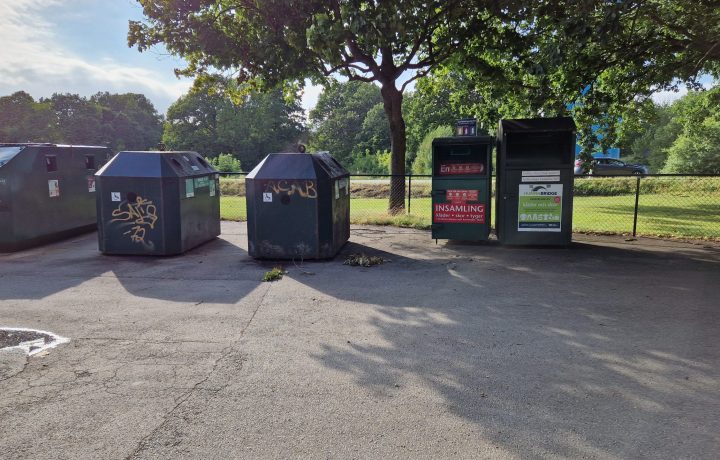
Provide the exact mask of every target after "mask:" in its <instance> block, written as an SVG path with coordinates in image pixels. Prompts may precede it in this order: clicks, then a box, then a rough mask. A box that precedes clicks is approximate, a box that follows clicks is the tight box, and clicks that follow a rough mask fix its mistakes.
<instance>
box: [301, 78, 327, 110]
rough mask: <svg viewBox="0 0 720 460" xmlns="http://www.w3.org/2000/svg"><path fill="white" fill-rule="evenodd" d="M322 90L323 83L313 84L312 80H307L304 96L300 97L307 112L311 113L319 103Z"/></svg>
mask: <svg viewBox="0 0 720 460" xmlns="http://www.w3.org/2000/svg"><path fill="white" fill-rule="evenodd" d="M322 90H323V87H322V86H321V85H313V84H312V83H310V80H305V88H304V89H303V93H302V98H301V99H300V105H301V106H302V108H303V109H304V110H305V113H306V114H309V113H310V111H311V110H312V109H313V108H314V107H315V106H316V105H317V102H318V98H319V97H320V93H322Z"/></svg>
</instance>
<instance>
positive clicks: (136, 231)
mask: <svg viewBox="0 0 720 460" xmlns="http://www.w3.org/2000/svg"><path fill="white" fill-rule="evenodd" d="M112 217H113V219H112V220H111V221H110V222H111V223H113V222H123V223H126V224H135V225H134V226H133V227H132V228H131V229H130V230H128V231H127V232H125V233H123V235H130V241H132V242H133V243H142V244H146V241H145V237H146V235H147V232H148V230H152V229H154V228H155V224H156V223H157V221H158V219H159V217H158V215H157V206H155V205H154V204H153V202H152V201H150V200H146V199H144V198H143V197H141V196H138V197H137V198H136V199H135V203H131V202H129V201H128V202H122V203H120V204H119V205H118V207H117V209H114V210H113V212H112Z"/></svg>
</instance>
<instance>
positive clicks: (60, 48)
mask: <svg viewBox="0 0 720 460" xmlns="http://www.w3.org/2000/svg"><path fill="white" fill-rule="evenodd" d="M142 17H143V16H142V8H141V7H140V5H139V4H138V3H137V2H136V1H134V0H0V63H2V67H0V96H5V95H8V94H12V93H14V92H16V91H20V90H23V91H26V92H28V93H29V94H30V95H31V96H33V97H34V98H36V99H39V98H40V97H49V96H51V95H52V94H53V93H76V94H80V95H81V96H90V95H92V94H95V93H97V92H100V91H109V92H111V93H125V92H133V93H142V94H145V95H146V96H147V97H148V98H149V99H150V100H151V101H152V102H153V104H154V105H155V107H156V108H157V109H158V111H159V112H161V113H165V112H166V111H167V108H168V107H169V106H170V104H172V103H173V102H174V101H175V100H176V99H177V98H178V97H180V96H181V95H182V94H183V93H185V92H187V90H188V89H189V88H190V86H191V84H192V80H190V79H187V78H183V79H178V78H176V77H175V74H174V72H173V70H174V69H175V68H178V67H182V65H183V62H182V60H180V59H178V58H176V57H174V56H172V55H169V54H168V53H167V51H166V50H165V49H164V48H162V47H156V48H155V49H152V50H150V51H146V52H143V53H140V52H138V50H137V49H136V48H129V47H128V45H127V32H128V21H129V20H140V19H142ZM319 92H320V89H319V88H317V87H310V88H307V89H306V91H305V94H304V95H303V106H304V107H305V108H310V107H312V106H314V105H315V102H316V101H317V97H318V95H319Z"/></svg>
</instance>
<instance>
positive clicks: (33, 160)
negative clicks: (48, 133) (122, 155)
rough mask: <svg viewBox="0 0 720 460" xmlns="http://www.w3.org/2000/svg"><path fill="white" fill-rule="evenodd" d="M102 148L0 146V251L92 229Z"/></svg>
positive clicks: (103, 157)
mask: <svg viewBox="0 0 720 460" xmlns="http://www.w3.org/2000/svg"><path fill="white" fill-rule="evenodd" d="M110 153H111V152H110V149H108V148H106V147H93V146H79V145H57V144H0V251H16V250H20V249H23V248H27V247H31V246H36V245H38V244H42V243H46V242H49V241H54V240H58V239H62V238H67V237H72V236H75V235H78V234H81V233H85V232H88V231H92V230H94V229H95V227H96V223H97V218H96V214H95V212H96V208H95V193H96V192H95V171H96V170H97V168H98V167H99V166H100V165H101V164H102V163H103V162H105V161H107V160H108V159H109V158H110Z"/></svg>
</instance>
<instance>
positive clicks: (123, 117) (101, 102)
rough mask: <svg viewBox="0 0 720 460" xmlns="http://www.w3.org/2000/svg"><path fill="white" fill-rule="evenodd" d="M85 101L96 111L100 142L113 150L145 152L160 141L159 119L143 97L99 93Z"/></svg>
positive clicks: (140, 95)
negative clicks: (97, 110) (97, 111)
mask: <svg viewBox="0 0 720 460" xmlns="http://www.w3.org/2000/svg"><path fill="white" fill-rule="evenodd" d="M89 102H90V103H91V104H94V105H95V106H97V107H99V108H100V138H101V142H102V143H104V144H107V145H109V146H110V147H111V148H113V149H114V150H145V149H147V148H153V147H155V146H156V145H157V143H158V142H160V139H161V137H162V132H163V117H162V115H160V114H159V113H158V112H157V110H156V109H155V106H154V105H153V103H152V102H150V100H149V99H148V98H147V97H145V95H143V94H137V93H124V94H111V93H108V92H100V93H97V94H95V95H93V96H91V97H90V101H89Z"/></svg>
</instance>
